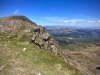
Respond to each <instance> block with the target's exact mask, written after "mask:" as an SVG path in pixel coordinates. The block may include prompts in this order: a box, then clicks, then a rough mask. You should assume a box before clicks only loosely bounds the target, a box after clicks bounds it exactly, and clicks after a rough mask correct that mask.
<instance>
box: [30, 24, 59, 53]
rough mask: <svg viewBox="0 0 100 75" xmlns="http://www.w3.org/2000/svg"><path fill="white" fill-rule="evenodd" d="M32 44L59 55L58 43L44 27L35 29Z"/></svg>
mask: <svg viewBox="0 0 100 75" xmlns="http://www.w3.org/2000/svg"><path fill="white" fill-rule="evenodd" d="M32 42H33V43H35V44H36V45H37V46H38V47H39V48H41V49H44V50H47V51H50V52H53V53H55V54H58V48H57V42H56V41H55V40H54V38H53V37H52V36H51V35H50V34H49V33H48V32H47V31H46V30H45V28H44V27H42V26H35V27H34V35H32Z"/></svg>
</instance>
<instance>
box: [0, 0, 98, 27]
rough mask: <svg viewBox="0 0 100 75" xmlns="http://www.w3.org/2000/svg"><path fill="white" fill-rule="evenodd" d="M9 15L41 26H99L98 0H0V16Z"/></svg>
mask: <svg viewBox="0 0 100 75" xmlns="http://www.w3.org/2000/svg"><path fill="white" fill-rule="evenodd" d="M10 15H24V16H26V17H28V18H29V19H30V20H32V21H33V22H35V23H37V24H38V25H43V26H46V25H51V26H59V25H60V26H76V27H77V26H80V27H100V0H0V18H2V17H5V16H10Z"/></svg>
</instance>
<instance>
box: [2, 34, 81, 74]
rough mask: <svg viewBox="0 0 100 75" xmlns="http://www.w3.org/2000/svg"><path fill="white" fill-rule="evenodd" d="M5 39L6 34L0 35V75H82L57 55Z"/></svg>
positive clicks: (27, 44) (15, 40)
mask: <svg viewBox="0 0 100 75" xmlns="http://www.w3.org/2000/svg"><path fill="white" fill-rule="evenodd" d="M7 35H8V34H7ZM10 36H11V34H10ZM6 37H7V36H6V34H3V35H2V34H0V75H39V73H41V75H82V73H81V72H79V71H78V70H77V69H76V68H74V67H72V66H70V65H69V64H66V63H65V62H64V60H63V58H62V57H60V56H59V55H54V54H52V53H49V52H46V51H44V50H40V49H38V48H37V47H35V46H34V45H32V44H29V43H28V42H26V41H24V42H21V41H18V40H17V39H16V38H15V37H12V38H11V39H7V38H6ZM14 38H15V39H14ZM9 40H10V41H9ZM23 48H26V51H23Z"/></svg>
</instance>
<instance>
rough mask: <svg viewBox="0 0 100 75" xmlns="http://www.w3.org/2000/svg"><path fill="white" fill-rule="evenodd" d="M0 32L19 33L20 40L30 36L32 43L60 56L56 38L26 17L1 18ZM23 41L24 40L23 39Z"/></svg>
mask: <svg viewBox="0 0 100 75" xmlns="http://www.w3.org/2000/svg"><path fill="white" fill-rule="evenodd" d="M0 32H10V33H13V32H17V33H18V39H19V38H21V37H22V36H23V33H24V35H28V37H29V38H27V40H29V41H30V42H32V43H33V44H35V45H36V46H38V48H40V49H44V50H46V51H49V52H53V53H54V54H59V52H58V51H59V49H60V48H59V46H58V44H57V42H56V41H55V40H54V38H53V37H52V36H51V35H50V34H49V33H48V32H47V31H46V30H45V28H44V27H42V26H38V25H37V24H36V23H34V22H32V21H30V20H29V19H28V18H27V17H25V16H8V17H5V18H0ZM22 39H23V38H22Z"/></svg>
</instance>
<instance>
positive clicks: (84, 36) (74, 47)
mask: <svg viewBox="0 0 100 75" xmlns="http://www.w3.org/2000/svg"><path fill="white" fill-rule="evenodd" d="M46 29H47V30H48V32H50V34H51V35H53V36H54V37H55V39H56V40H57V41H58V43H59V45H60V47H61V48H62V49H63V51H64V52H66V53H69V54H70V56H71V57H72V58H73V59H74V60H75V61H76V62H78V63H79V64H80V65H81V66H84V67H85V68H86V69H87V70H89V71H91V72H92V73H93V74H94V75H100V28H99V27H98V28H95V27H93V28H92V27H91V28H66V27H65V28H61V27H59V28H58V27H55V28H54V27H50V26H49V28H47V27H46Z"/></svg>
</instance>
